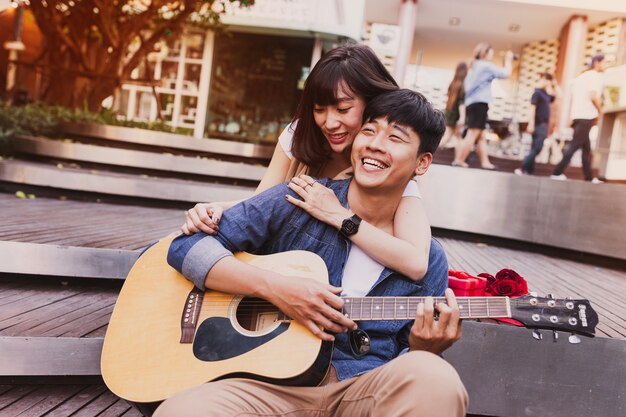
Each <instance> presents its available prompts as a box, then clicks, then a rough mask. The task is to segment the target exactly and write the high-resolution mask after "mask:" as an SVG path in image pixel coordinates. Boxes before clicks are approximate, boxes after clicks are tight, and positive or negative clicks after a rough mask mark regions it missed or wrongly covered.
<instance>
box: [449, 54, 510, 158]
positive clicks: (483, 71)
mask: <svg viewBox="0 0 626 417" xmlns="http://www.w3.org/2000/svg"><path fill="white" fill-rule="evenodd" d="M493 53H494V52H493V48H492V47H491V45H489V44H488V43H484V42H483V43H479V44H478V45H476V48H474V57H473V60H472V62H471V63H470V66H469V72H468V74H467V77H465V81H464V87H465V112H466V119H467V120H466V122H467V128H468V129H467V132H466V133H465V137H464V138H463V140H461V141H460V142H459V143H458V144H457V146H456V152H455V155H454V161H452V165H453V166H460V167H464V168H467V166H468V165H467V163H466V162H465V160H466V159H467V157H468V156H469V154H470V153H471V152H472V147H473V146H474V144H476V153H477V154H478V157H479V159H480V165H481V167H482V168H484V169H495V166H494V165H493V164H492V163H491V162H490V161H489V155H488V154H487V144H486V143H485V139H484V138H482V137H481V133H482V131H483V130H484V129H485V126H486V125H487V112H488V111H489V103H490V102H491V82H492V81H493V80H495V79H496V78H507V77H509V76H510V75H511V70H512V66H513V65H512V64H513V57H514V55H513V52H511V51H507V52H506V53H505V54H504V66H503V67H499V66H497V65H495V64H494V63H493V62H491V61H493Z"/></svg>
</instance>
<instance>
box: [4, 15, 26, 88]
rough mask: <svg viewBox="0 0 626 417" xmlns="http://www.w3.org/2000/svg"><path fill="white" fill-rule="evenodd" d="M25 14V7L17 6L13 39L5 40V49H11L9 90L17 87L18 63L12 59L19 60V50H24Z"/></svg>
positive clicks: (8, 73)
mask: <svg viewBox="0 0 626 417" xmlns="http://www.w3.org/2000/svg"><path fill="white" fill-rule="evenodd" d="M23 15H24V9H23V8H22V6H17V8H16V9H15V14H14V15H13V22H14V24H13V41H9V42H5V43H4V49H6V50H7V51H9V64H8V65H7V79H6V91H7V92H9V91H11V90H12V89H13V88H14V87H15V82H16V79H17V64H13V63H11V61H17V59H18V58H19V54H18V52H19V51H23V50H24V44H23V43H22V17H23Z"/></svg>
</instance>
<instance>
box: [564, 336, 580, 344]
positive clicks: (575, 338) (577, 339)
mask: <svg viewBox="0 0 626 417" xmlns="http://www.w3.org/2000/svg"><path fill="white" fill-rule="evenodd" d="M567 340H569V342H570V343H571V344H573V345H577V344H579V343H580V342H581V340H580V337H578V336H576V335H575V334H574V333H572V334H571V335H570V336H569V337H568V338H567Z"/></svg>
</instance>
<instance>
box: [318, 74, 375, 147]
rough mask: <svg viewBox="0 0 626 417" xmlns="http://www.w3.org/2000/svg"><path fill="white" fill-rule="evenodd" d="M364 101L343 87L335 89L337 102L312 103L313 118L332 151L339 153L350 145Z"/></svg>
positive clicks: (363, 107)
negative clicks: (325, 103)
mask: <svg viewBox="0 0 626 417" xmlns="http://www.w3.org/2000/svg"><path fill="white" fill-rule="evenodd" d="M364 109H365V101H364V100H363V99H362V98H361V97H359V96H357V95H356V94H354V93H352V92H351V91H350V90H348V89H347V88H345V87H344V86H343V85H341V86H339V88H338V89H337V103H335V104H329V105H327V106H322V105H317V104H316V105H314V106H313V118H314V120H315V124H316V125H317V126H318V127H319V128H320V130H321V131H322V133H323V134H324V137H325V138H326V140H327V141H328V144H329V145H330V148H331V150H332V151H333V152H337V153H341V152H343V151H345V150H346V149H347V148H349V147H350V146H351V145H352V142H353V141H354V138H355V136H356V135H357V133H359V130H360V129H361V119H362V117H363V110H364Z"/></svg>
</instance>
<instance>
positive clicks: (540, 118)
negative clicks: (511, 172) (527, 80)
mask: <svg viewBox="0 0 626 417" xmlns="http://www.w3.org/2000/svg"><path fill="white" fill-rule="evenodd" d="M558 88H559V87H558V84H557V83H556V82H555V80H554V78H553V77H552V74H550V73H547V72H545V73H543V74H541V78H540V79H539V86H538V87H537V88H536V89H535V92H534V93H533V95H532V97H531V98H530V103H531V105H532V106H531V115H530V121H529V122H528V127H527V128H526V131H527V132H528V133H530V134H531V135H532V136H533V142H532V147H531V149H530V152H529V153H528V155H526V157H525V158H524V160H523V161H522V166H521V168H517V169H516V170H515V174H516V175H525V174H530V175H532V174H533V173H534V172H535V158H536V157H537V155H538V154H539V152H541V149H542V148H543V142H544V141H545V140H546V137H547V136H548V123H549V121H550V103H552V102H553V101H554V98H555V96H556V95H557V94H558Z"/></svg>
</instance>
